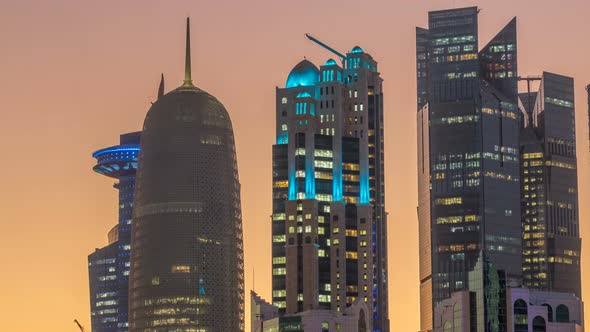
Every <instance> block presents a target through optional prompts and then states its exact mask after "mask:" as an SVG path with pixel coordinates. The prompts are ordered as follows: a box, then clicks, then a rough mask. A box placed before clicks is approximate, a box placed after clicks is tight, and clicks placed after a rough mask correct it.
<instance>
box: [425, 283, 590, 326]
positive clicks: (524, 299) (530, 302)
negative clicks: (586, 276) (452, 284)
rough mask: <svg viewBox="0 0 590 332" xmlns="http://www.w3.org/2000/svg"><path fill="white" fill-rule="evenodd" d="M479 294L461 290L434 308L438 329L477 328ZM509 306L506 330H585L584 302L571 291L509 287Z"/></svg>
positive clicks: (507, 293) (504, 305)
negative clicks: (475, 320) (476, 302)
mask: <svg viewBox="0 0 590 332" xmlns="http://www.w3.org/2000/svg"><path fill="white" fill-rule="evenodd" d="M475 301H476V295H475V293H473V292H470V291H468V290H463V291H458V292H455V293H453V294H452V295H451V297H450V298H448V299H445V300H443V301H442V302H441V303H440V305H438V306H437V307H436V308H435V320H434V331H435V332H471V331H474V328H475V326H474V324H473V323H474V319H475V318H476V317H477V313H476V308H475V306H474V303H475ZM503 307H504V308H506V321H507V325H506V329H505V331H507V332H531V331H532V332H583V331H584V314H583V303H582V301H580V299H579V298H578V297H576V296H575V295H574V294H570V293H559V292H545V291H539V290H531V289H528V288H509V289H508V290H507V291H506V299H505V303H504V304H503Z"/></svg>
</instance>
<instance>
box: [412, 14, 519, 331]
mask: <svg viewBox="0 0 590 332" xmlns="http://www.w3.org/2000/svg"><path fill="white" fill-rule="evenodd" d="M416 50H417V83H418V85H417V108H418V117H417V119H418V147H419V149H418V162H419V164H418V184H419V207H418V218H419V229H420V283H421V317H422V320H421V325H422V326H421V330H424V331H426V330H429V329H432V327H433V321H432V317H433V308H434V307H435V306H436V305H438V304H440V303H441V302H442V301H443V300H444V299H447V298H450V296H451V294H452V293H453V292H456V291H459V290H465V289H467V290H470V291H472V292H474V294H475V296H474V298H475V301H476V303H475V306H476V307H477V308H478V309H477V312H478V317H477V319H474V328H476V329H477V331H484V330H485V331H499V330H502V329H503V327H505V325H506V319H505V309H503V308H502V306H503V305H502V298H503V296H505V294H504V291H503V289H504V286H505V284H506V283H507V282H510V281H511V280H518V279H520V277H521V270H522V269H521V226H520V204H519V201H520V195H519V191H520V188H519V140H518V137H519V114H518V107H517V103H518V93H517V62H516V56H517V47H516V19H513V20H512V21H510V22H509V23H508V24H507V25H506V26H505V27H504V28H503V29H502V30H501V31H500V32H499V33H498V34H497V35H496V36H495V37H494V38H492V40H491V41H490V42H489V43H488V44H487V45H486V46H484V47H483V48H482V49H481V50H479V49H478V9H477V7H469V8H460V9H451V10H442V11H434V12H430V13H429V26H428V29H422V28H418V29H417V35H416Z"/></svg>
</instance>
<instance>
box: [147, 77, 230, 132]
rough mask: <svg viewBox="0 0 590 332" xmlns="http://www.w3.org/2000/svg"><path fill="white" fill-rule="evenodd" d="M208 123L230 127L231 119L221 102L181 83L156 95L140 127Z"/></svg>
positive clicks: (183, 125)
mask: <svg viewBox="0 0 590 332" xmlns="http://www.w3.org/2000/svg"><path fill="white" fill-rule="evenodd" d="M210 126H215V127H221V128H226V129H230V130H231V128H232V125H231V120H230V117H229V114H228V113H227V111H226V109H225V107H224V106H223V104H221V103H220V102H219V100H217V98H215V97H213V96H212V95H210V94H208V93H207V92H205V91H203V90H201V89H199V88H197V87H194V86H189V87H187V86H181V87H179V88H177V89H174V90H172V91H170V92H168V93H167V94H165V95H164V96H162V97H160V98H158V100H157V101H156V102H155V103H154V104H153V105H152V107H151V108H150V109H149V111H148V114H147V116H146V119H145V122H144V129H143V130H144V131H146V130H153V129H155V128H160V129H164V130H176V129H175V128H180V127H182V128H189V127H190V128H194V129H197V128H204V127H210Z"/></svg>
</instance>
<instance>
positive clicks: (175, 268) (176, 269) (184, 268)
mask: <svg viewBox="0 0 590 332" xmlns="http://www.w3.org/2000/svg"><path fill="white" fill-rule="evenodd" d="M190 272H191V267H190V266H188V265H172V273H190Z"/></svg>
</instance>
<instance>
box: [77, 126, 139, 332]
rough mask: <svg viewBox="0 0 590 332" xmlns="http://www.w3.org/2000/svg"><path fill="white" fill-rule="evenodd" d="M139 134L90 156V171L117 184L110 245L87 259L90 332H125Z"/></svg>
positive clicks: (131, 135) (131, 134)
mask: <svg viewBox="0 0 590 332" xmlns="http://www.w3.org/2000/svg"><path fill="white" fill-rule="evenodd" d="M140 135H141V133H140V132H133V133H128V134H124V135H121V140H120V145H116V146H112V147H109V148H105V149H101V150H98V151H96V152H95V153H93V154H92V156H93V157H94V158H96V160H97V163H96V165H95V166H94V167H93V170H94V171H95V172H97V173H99V174H102V175H105V176H108V177H110V178H114V179H116V180H117V182H116V183H115V185H114V187H115V189H117V190H118V191H119V205H118V211H119V222H118V223H117V225H116V226H115V227H113V229H112V230H111V231H110V232H109V236H108V239H109V244H108V245H107V246H106V247H103V248H100V249H96V251H95V252H94V253H92V254H90V255H89V256H88V274H89V279H90V308H91V320H92V331H93V332H126V331H127V330H128V317H127V316H128V300H127V298H128V289H129V259H130V255H129V254H130V242H131V216H132V208H133V192H134V189H135V172H136V170H137V158H138V154H139V141H140Z"/></svg>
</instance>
